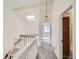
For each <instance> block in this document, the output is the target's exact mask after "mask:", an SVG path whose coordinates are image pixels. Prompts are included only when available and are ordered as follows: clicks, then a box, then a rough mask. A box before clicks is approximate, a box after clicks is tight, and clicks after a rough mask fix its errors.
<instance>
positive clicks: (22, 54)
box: [4, 35, 38, 59]
mask: <svg viewBox="0 0 79 59" xmlns="http://www.w3.org/2000/svg"><path fill="white" fill-rule="evenodd" d="M37 46H38V36H36V35H20V38H19V39H16V40H14V48H13V49H12V50H11V51H10V53H8V57H7V58H4V59H36V56H37Z"/></svg>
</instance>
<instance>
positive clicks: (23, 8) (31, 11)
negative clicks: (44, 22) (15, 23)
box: [8, 0, 52, 21]
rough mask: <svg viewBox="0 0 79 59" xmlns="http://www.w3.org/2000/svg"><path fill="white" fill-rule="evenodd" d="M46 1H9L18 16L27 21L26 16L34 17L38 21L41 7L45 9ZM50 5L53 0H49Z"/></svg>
mask: <svg viewBox="0 0 79 59" xmlns="http://www.w3.org/2000/svg"><path fill="white" fill-rule="evenodd" d="M45 1H46V0H8V2H9V3H10V5H11V7H12V9H13V11H14V12H15V13H16V15H17V16H18V17H19V18H20V19H22V20H23V21H26V18H25V16H28V15H34V16H35V17H36V20H38V19H39V16H40V6H44V7H45V3H46V2H45ZM47 1H48V2H49V3H50V2H51V1H52V0H47Z"/></svg>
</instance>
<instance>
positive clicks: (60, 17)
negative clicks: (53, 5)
mask: <svg viewBox="0 0 79 59" xmlns="http://www.w3.org/2000/svg"><path fill="white" fill-rule="evenodd" d="M72 6H73V5H70V6H69V7H68V8H67V9H66V10H65V11H64V12H62V13H61V15H60V16H59V20H60V21H59V32H60V33H59V35H60V36H59V37H60V38H59V39H60V41H59V42H60V45H59V46H60V53H61V58H62V59H63V48H62V47H63V44H62V40H63V38H62V36H63V34H62V17H63V15H64V14H65V13H66V12H68V11H69V10H71V9H72V8H73V7H72ZM70 21H71V19H70ZM70 24H71V23H70ZM74 25H75V23H74V24H73V26H72V27H73V28H74ZM73 28H72V29H73ZM72 41H74V38H72ZM74 45H75V41H74V42H72V47H73V48H75V47H74ZM73 48H72V50H73V51H72V54H73V55H72V59H74V57H75V55H74V53H75V51H74V49H73Z"/></svg>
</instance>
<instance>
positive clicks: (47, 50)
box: [36, 43, 57, 59]
mask: <svg viewBox="0 0 79 59" xmlns="http://www.w3.org/2000/svg"><path fill="white" fill-rule="evenodd" d="M36 59H57V57H56V55H55V54H54V53H53V52H52V50H51V47H50V46H49V45H47V44H44V43H43V44H42V45H41V46H40V47H38V55H37V57H36Z"/></svg>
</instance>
